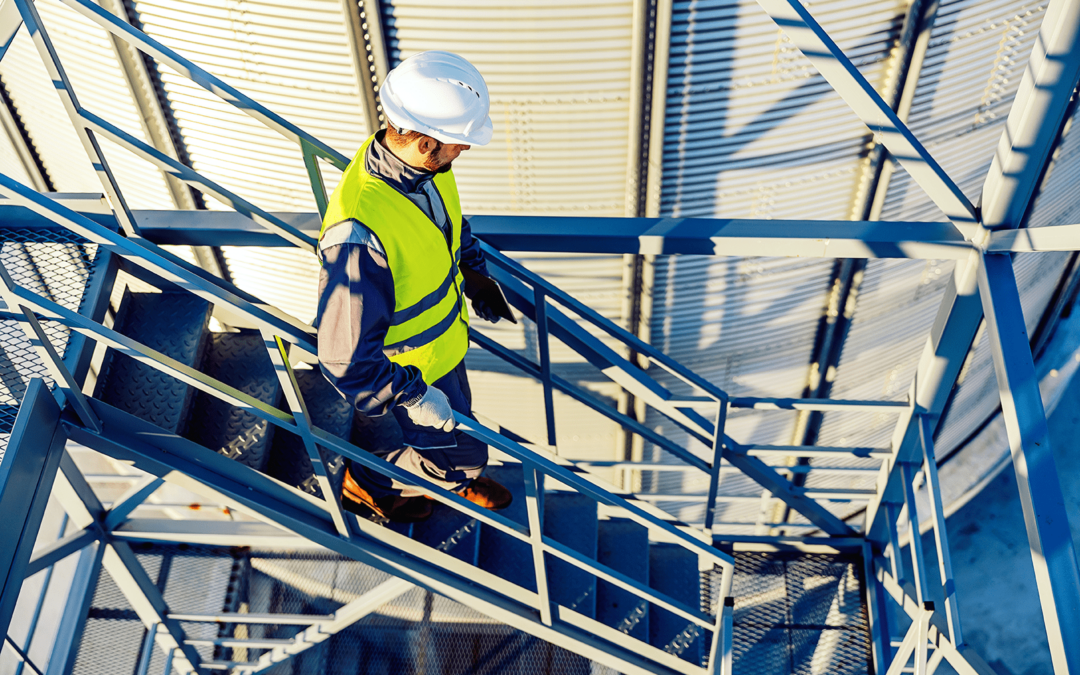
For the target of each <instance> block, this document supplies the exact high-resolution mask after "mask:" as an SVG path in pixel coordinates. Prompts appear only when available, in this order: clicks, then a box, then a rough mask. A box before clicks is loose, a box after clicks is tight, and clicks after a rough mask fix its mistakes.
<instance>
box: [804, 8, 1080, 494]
mask: <svg viewBox="0 0 1080 675" xmlns="http://www.w3.org/2000/svg"><path fill="white" fill-rule="evenodd" d="M1044 9H1045V3H1042V4H1035V3H1028V4H1024V3H1019V2H989V3H986V2H984V3H975V2H947V3H942V6H941V8H940V10H939V13H938V17H937V21H936V23H935V27H934V29H933V32H932V35H931V41H930V47H929V50H928V52H927V56H926V63H925V67H924V68H923V71H922V73H921V74H920V78H919V81H918V88H917V89H916V95H915V99H914V105H913V106H912V112H911V117H910V120H909V122H910V125H911V127H912V129H913V130H914V131H915V133H916V135H917V136H918V137H919V138H920V139H921V140H922V141H923V142H924V143H925V144H926V146H927V147H928V148H929V150H930V151H931V153H932V154H933V155H934V157H935V158H936V159H937V160H938V161H939V162H940V163H941V165H942V166H943V167H944V168H945V170H946V171H947V172H948V173H949V175H950V176H952V177H953V179H954V180H956V181H957V183H958V184H959V185H960V187H961V188H962V189H963V190H964V192H965V193H966V194H967V195H968V197H969V198H970V199H971V200H972V201H973V202H975V203H977V202H978V198H979V195H980V192H981V190H982V184H983V180H984V178H985V176H986V172H987V170H988V169H989V167H990V161H991V158H992V156H993V153H994V150H995V148H996V147H997V143H998V139H999V138H1000V137H1001V134H1002V131H1003V129H1004V123H1005V119H1006V118H1007V116H1008V112H1009V109H1010V107H1011V105H1012V100H1013V97H1014V96H1015V93H1016V88H1017V86H1018V85H1019V82H1020V79H1021V75H1022V74H1023V72H1024V68H1025V67H1026V65H1027V58H1028V54H1029V53H1030V51H1031V47H1032V44H1033V43H1034V40H1035V38H1036V36H1037V35H1038V30H1039V26H1040V21H1041V18H1042V13H1043V10H1044ZM1076 136H1077V134H1072V135H1071V136H1067V137H1066V139H1065V141H1064V146H1063V147H1062V148H1061V152H1060V153H1059V156H1058V157H1057V159H1056V168H1055V169H1054V171H1053V172H1052V173H1051V174H1050V175H1049V176H1048V181H1047V182H1046V184H1045V185H1044V195H1043V196H1042V197H1040V199H1039V202H1038V206H1037V208H1036V209H1035V211H1034V213H1033V215H1032V217H1031V220H1030V222H1029V224H1028V226H1029V227H1038V226H1043V225H1047V224H1060V223H1061V222H1064V220H1067V218H1068V216H1067V215H1066V214H1067V212H1068V206H1069V205H1068V203H1067V202H1068V200H1067V199H1066V198H1065V197H1064V195H1063V193H1069V192H1070V191H1075V176H1076V172H1077V171H1078V170H1080V157H1078V156H1077V151H1076V150H1074V149H1071V148H1073V147H1074V146H1076V145H1080V139H1077V138H1076ZM1070 180H1071V181H1072V182H1071V183H1070V182H1069V181H1070ZM882 219H883V220H890V219H897V220H944V219H945V218H944V216H943V214H942V213H941V212H940V211H939V210H938V209H937V208H936V207H935V206H934V205H933V204H932V203H931V202H930V200H929V199H928V198H927V197H926V196H925V194H924V193H923V192H922V190H921V189H920V188H919V187H918V186H917V185H915V184H914V183H913V182H912V181H911V180H910V178H909V177H908V176H907V174H906V173H904V172H903V170H902V169H898V170H897V172H896V173H895V174H894V176H893V179H892V182H891V184H890V185H889V191H888V194H887V199H886V205H885V209H884V212H883V214H882ZM1068 258H1069V256H1068V254H1065V253H1061V254H1057V253H1051V254H1030V255H1018V256H1016V258H1015V261H1014V267H1015V270H1016V275H1017V282H1018V285H1019V287H1020V292H1021V300H1022V302H1023V305H1024V310H1025V319H1026V323H1027V327H1028V330H1029V334H1030V331H1032V330H1033V329H1034V328H1035V326H1036V325H1037V324H1038V322H1039V319H1040V317H1041V316H1042V314H1043V312H1044V311H1045V309H1046V307H1047V304H1048V302H1049V301H1050V298H1051V296H1052V294H1053V291H1054V289H1055V287H1056V286H1057V284H1058V281H1059V279H1060V277H1061V274H1062V272H1063V270H1064V267H1065V265H1066V263H1067V261H1068ZM952 270H953V264H952V263H951V262H949V261H895V260H871V261H869V263H868V264H867V268H866V272H865V277H864V280H863V282H862V285H861V288H860V290H859V295H858V298H857V305H856V311H855V315H854V319H853V321H852V324H851V329H850V332H849V334H848V337H847V340H846V341H845V343H844V350H843V354H842V357H841V360H840V363H839V366H838V368H837V371H836V380H835V382H834V384H833V386H832V396H833V397H835V398H852V399H892V400H905V398H906V396H907V394H908V391H909V389H910V386H911V382H912V380H913V377H914V374H915V369H916V367H917V365H918V360H919V356H920V354H921V353H922V350H923V347H924V345H925V342H926V336H927V334H928V331H929V329H930V326H931V324H932V323H933V321H934V317H935V316H936V313H937V309H938V307H939V305H940V303H941V299H942V297H943V295H944V290H945V286H946V284H947V282H948V278H949V275H950V274H951V273H952ZM976 340H977V342H976V348H975V349H974V352H973V354H972V355H970V356H969V359H968V362H967V363H966V364H965V366H964V369H963V370H962V372H961V378H960V382H961V384H960V386H959V388H958V389H957V391H956V392H955V393H954V397H953V401H952V403H951V405H950V409H949V413H948V414H947V415H946V418H945V420H944V422H943V423H942V426H941V427H940V428H939V432H938V438H937V452H938V456H939V457H945V456H947V455H948V454H949V453H951V452H953V451H954V450H956V449H957V448H958V447H959V446H960V445H961V444H962V443H963V442H964V441H965V440H966V439H967V438H968V437H969V436H970V434H971V433H973V432H974V431H976V430H977V429H978V428H979V426H980V425H981V424H982V423H983V422H985V421H986V420H987V419H988V418H989V417H990V415H992V414H993V412H994V411H995V410H996V409H997V407H998V392H997V382H996V380H995V376H994V370H993V364H992V363H991V360H990V348H989V342H988V340H987V339H986V336H985V335H984V334H983V333H982V332H981V331H980V333H979V334H978V335H977V337H976ZM895 423H896V417H895V415H877V416H874V417H873V418H868V416H866V415H856V414H851V413H828V414H826V415H825V416H824V422H823V424H822V427H821V433H820V436H819V443H820V444H821V445H843V446H873V447H883V448H884V447H888V444H889V441H890V439H891V436H892V433H893V430H894V428H895ZM813 464H814V466H825V465H827V461H826V460H814V462H813ZM866 464H867V466H868V467H869V466H874V463H873V462H866ZM873 484H874V475H873V474H868V475H866V476H865V477H864V478H862V479H856V478H852V477H842V478H838V479H834V480H831V481H830V480H822V479H818V480H814V481H812V482H811V483H808V485H813V486H816V487H849V488H871V487H873ZM856 508H857V505H852V507H851V509H852V510H854V509H856Z"/></svg>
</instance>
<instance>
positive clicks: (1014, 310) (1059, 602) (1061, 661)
mask: <svg viewBox="0 0 1080 675" xmlns="http://www.w3.org/2000/svg"><path fill="white" fill-rule="evenodd" d="M979 291H980V292H981V294H982V298H983V307H984V310H985V312H986V325H987V332H988V334H989V337H990V346H991V350H992V353H993V356H994V370H995V371H996V372H997V379H998V390H999V391H1000V393H1001V411H1002V414H1003V416H1004V418H1005V428H1006V431H1007V433H1008V436H1009V449H1010V450H1011V451H1012V459H1013V468H1014V469H1015V472H1016V484H1017V487H1018V488H1019V490H1020V503H1021V505H1022V506H1023V509H1024V524H1025V526H1026V528H1027V534H1028V544H1029V545H1030V547H1031V561H1032V564H1033V565H1034V567H1035V581H1036V583H1037V584H1038V588H1039V599H1040V601H1041V602H1042V610H1043V620H1044V622H1045V624H1046V635H1047V638H1048V640H1049V642H1050V655H1051V657H1052V660H1053V663H1054V671H1055V672H1056V673H1058V674H1059V675H1065V674H1066V673H1070V674H1071V675H1077V674H1078V673H1080V639H1078V636H1080V569H1078V568H1077V561H1076V552H1075V551H1074V550H1073V541H1072V534H1071V532H1070V531H1069V516H1068V512H1067V510H1066V508H1065V498H1064V496H1063V495H1062V492H1061V484H1060V482H1059V480H1058V473H1057V467H1056V466H1055V464H1054V455H1053V453H1052V452H1051V449H1050V432H1049V429H1048V428H1047V425H1046V411H1045V410H1044V409H1043V403H1042V395H1041V393H1040V392H1039V378H1038V376H1037V375H1036V374H1035V363H1034V360H1033V359H1032V356H1031V351H1030V348H1029V346H1028V336H1027V330H1026V329H1025V324H1024V312H1023V308H1022V307H1021V305H1020V293H1019V290H1018V289H1017V286H1016V277H1015V276H1014V273H1013V267H1012V259H1011V257H1010V256H1009V255H987V256H986V257H985V258H984V259H983V264H982V265H980V266H979Z"/></svg>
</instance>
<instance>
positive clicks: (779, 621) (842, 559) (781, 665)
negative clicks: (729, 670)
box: [703, 552, 871, 675]
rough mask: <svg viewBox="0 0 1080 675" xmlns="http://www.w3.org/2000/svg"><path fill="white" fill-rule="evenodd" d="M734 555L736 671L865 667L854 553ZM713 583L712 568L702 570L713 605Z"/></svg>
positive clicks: (866, 639)
mask: <svg viewBox="0 0 1080 675" xmlns="http://www.w3.org/2000/svg"><path fill="white" fill-rule="evenodd" d="M734 557H735V579H734V581H733V584H732V590H731V594H732V596H733V597H734V598H735V611H734V636H733V640H732V652H733V666H734V672H735V673H736V675H757V674H761V673H768V674H769V675H781V674H783V675H788V674H789V673H790V674H791V675H803V674H806V675H810V674H811V673H829V674H830V675H855V674H857V673H858V674H865V673H869V672H870V671H871V657H870V628H869V623H868V620H867V611H866V606H865V604H864V598H865V595H864V593H863V588H864V586H865V580H864V579H863V577H862V572H861V570H862V561H861V559H860V558H859V557H858V556H857V555H822V554H809V553H796V552H784V553H777V552H770V553H762V552H738V553H735V554H734ZM719 582H720V573H719V571H715V572H712V573H706V576H705V580H704V582H703V590H704V591H706V592H708V593H710V594H711V598H712V602H713V603H715V599H716V598H717V597H718V590H719ZM706 597H708V596H706ZM705 602H710V600H708V599H706V600H705ZM706 606H707V605H706ZM714 606H715V604H714Z"/></svg>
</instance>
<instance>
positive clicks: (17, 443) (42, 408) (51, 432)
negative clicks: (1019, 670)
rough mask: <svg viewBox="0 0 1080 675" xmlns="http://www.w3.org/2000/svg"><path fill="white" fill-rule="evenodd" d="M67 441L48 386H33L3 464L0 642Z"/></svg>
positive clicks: (38, 381)
mask: <svg viewBox="0 0 1080 675" xmlns="http://www.w3.org/2000/svg"><path fill="white" fill-rule="evenodd" d="M65 441H66V437H65V435H64V432H63V430H61V428H60V406H58V405H57V404H56V401H55V400H54V399H53V397H52V394H51V393H50V392H49V389H48V387H46V386H45V382H44V380H42V379H40V378H34V379H32V380H30V386H28V387H27V388H26V394H25V396H24V398H23V402H22V406H21V408H20V409H19V416H18V417H17V418H16V420H15V428H14V429H12V432H11V437H10V440H9V442H8V447H7V451H6V452H5V453H4V461H3V463H0V514H2V518H0V583H2V586H0V641H2V640H3V636H5V635H7V630H8V624H9V623H10V622H11V615H12V614H13V613H14V612H15V603H16V601H17V600H18V599H19V591H20V590H21V589H22V583H23V579H24V578H25V577H26V567H27V564H28V563H29V562H30V554H31V553H32V552H33V550H34V543H35V542H36V541H37V536H38V530H39V529H40V528H41V517H42V516H43V515H44V513H45V505H46V504H47V503H48V501H49V494H50V493H51V492H52V486H53V481H54V480H55V478H56V469H57V467H58V466H59V464H60V456H61V455H62V454H63V452H64V442H65Z"/></svg>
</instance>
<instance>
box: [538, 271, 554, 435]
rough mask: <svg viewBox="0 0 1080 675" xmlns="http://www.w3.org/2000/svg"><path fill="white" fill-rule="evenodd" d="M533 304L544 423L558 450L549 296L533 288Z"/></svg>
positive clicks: (542, 290)
mask: <svg viewBox="0 0 1080 675" xmlns="http://www.w3.org/2000/svg"><path fill="white" fill-rule="evenodd" d="M533 302H534V304H535V305H536V343H537V348H538V351H539V352H540V382H541V384H543V386H544V421H545V422H546V423H547V442H548V445H550V446H551V447H552V448H556V450H555V452H556V454H558V449H557V445H556V437H555V397H554V393H553V392H552V387H551V341H550V334H549V333H548V319H547V296H546V294H545V292H544V289H543V288H542V287H540V286H533Z"/></svg>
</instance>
